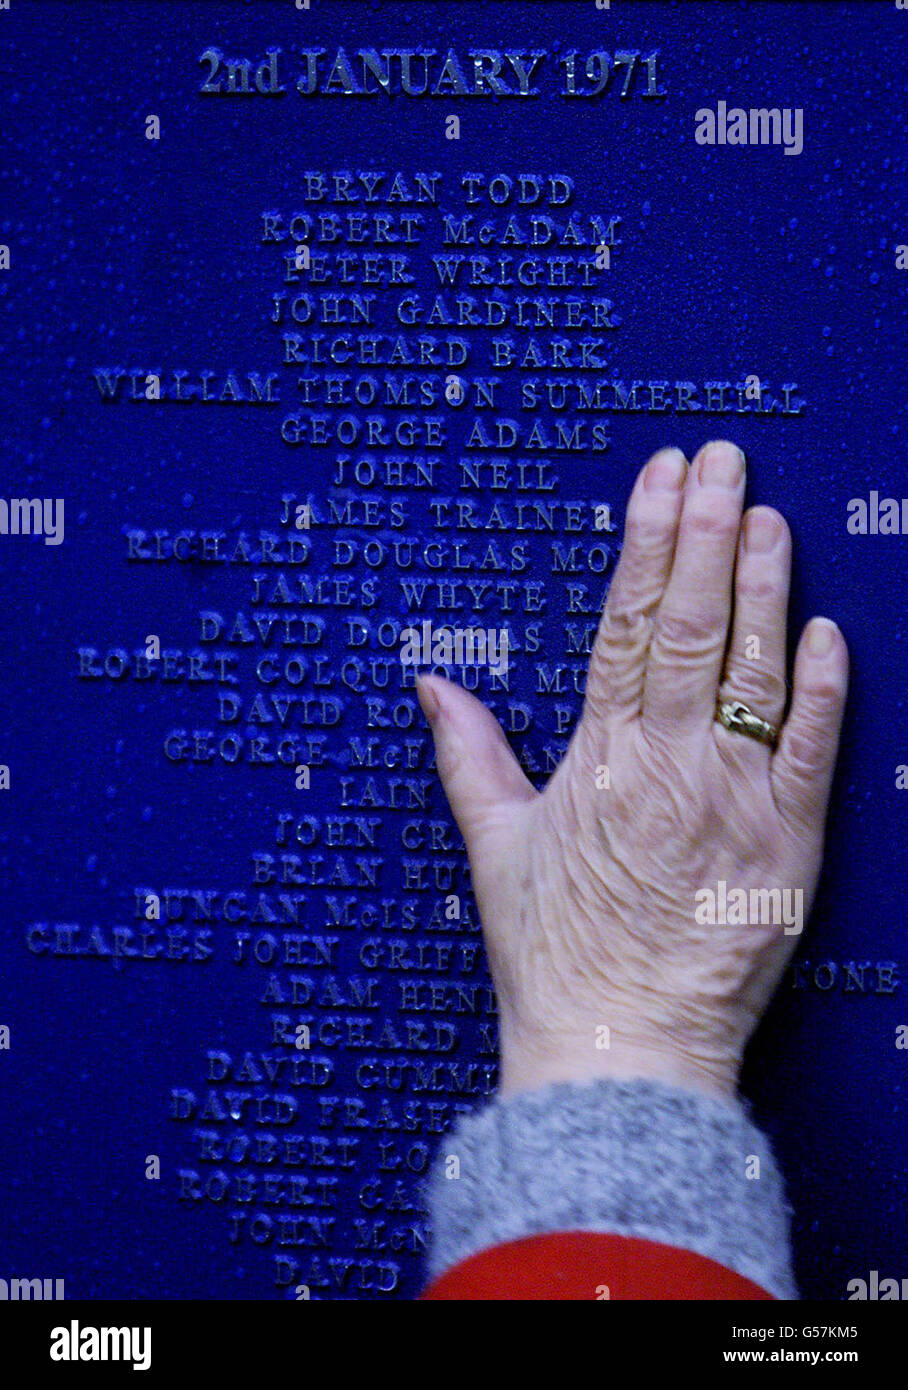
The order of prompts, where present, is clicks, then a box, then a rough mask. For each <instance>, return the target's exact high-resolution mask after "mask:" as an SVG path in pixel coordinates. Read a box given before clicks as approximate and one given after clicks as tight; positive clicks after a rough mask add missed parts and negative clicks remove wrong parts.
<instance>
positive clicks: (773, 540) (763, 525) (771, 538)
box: [744, 508, 782, 555]
mask: <svg viewBox="0 0 908 1390" xmlns="http://www.w3.org/2000/svg"><path fill="white" fill-rule="evenodd" d="M781 535H782V528H781V526H780V525H779V518H778V517H777V516H776V514H775V513H774V512H768V511H762V510H761V509H759V508H755V509H754V510H752V511H749V512H748V513H747V516H746V517H745V518H744V549H745V550H747V551H749V552H750V553H751V554H753V555H765V554H766V553H767V552H768V551H770V550H775V548H776V545H777V544H778V542H779V538H780V536H781Z"/></svg>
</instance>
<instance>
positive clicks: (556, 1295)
mask: <svg viewBox="0 0 908 1390" xmlns="http://www.w3.org/2000/svg"><path fill="white" fill-rule="evenodd" d="M422 1297H423V1298H424V1299H429V1300H436V1301H437V1300H441V1299H448V1300H466V1299H481V1300H483V1301H485V1300H490V1299H498V1300H502V1299H514V1300H520V1299H545V1300H556V1299H557V1300H560V1299H594V1300H595V1299H605V1298H611V1299H691V1300H697V1299H772V1294H769V1293H767V1292H766V1290H765V1289H761V1288H760V1286H759V1285H758V1284H754V1283H752V1282H751V1280H750V1279H745V1278H744V1277H743V1275H741V1274H736V1273H735V1272H734V1270H731V1269H726V1267H725V1266H724V1265H720V1264H717V1263H716V1261H715V1260H710V1259H707V1258H706V1256H705V1255H696V1254H694V1252H693V1251H691V1250H681V1249H678V1248H677V1247H676V1246H673V1245H661V1244H659V1242H658V1241H654V1240H640V1239H638V1238H637V1237H636V1236H618V1235H608V1234H599V1233H597V1232H593V1231H557V1232H554V1233H552V1234H551V1235H539V1236H527V1237H525V1238H524V1239H522V1240H512V1241H509V1242H508V1243H507V1244H505V1245H494V1246H491V1247H490V1248H489V1249H488V1250H481V1251H479V1253H478V1254H476V1255H471V1256H470V1257H469V1259H466V1260H463V1261H462V1262H461V1263H460V1264H457V1265H454V1266H453V1267H452V1268H451V1269H448V1270H445V1272H444V1274H442V1275H441V1276H440V1277H439V1278H438V1279H436V1280H435V1281H434V1282H433V1283H432V1284H430V1285H429V1287H428V1288H427V1289H426V1291H425V1293H424V1294H423V1295H422Z"/></svg>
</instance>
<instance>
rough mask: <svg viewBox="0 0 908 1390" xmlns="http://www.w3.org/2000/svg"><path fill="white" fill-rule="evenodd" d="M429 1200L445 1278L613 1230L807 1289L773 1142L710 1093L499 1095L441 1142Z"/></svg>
mask: <svg viewBox="0 0 908 1390" xmlns="http://www.w3.org/2000/svg"><path fill="white" fill-rule="evenodd" d="M451 1157H456V1158H457V1160H458V1163H457V1164H453V1163H451V1162H450V1161H449V1160H450V1158H451ZM755 1160H758V1162H756V1161H755ZM454 1173H457V1176H453V1174H454ZM449 1174H450V1175H451V1176H448V1175H449ZM428 1201H429V1210H430V1214H431V1223H432V1228H433V1242H432V1248H431V1254H430V1259H429V1273H430V1276H431V1277H432V1278H435V1277H436V1276H438V1275H439V1274H441V1273H442V1272H443V1271H444V1270H445V1269H448V1268H450V1266H451V1265H454V1264H457V1263H458V1262H459V1261H460V1260H464V1259H466V1258H467V1256H469V1255H472V1254H475V1253H476V1252H477V1251H479V1250H484V1249H486V1248H488V1247H489V1246H492V1245H499V1244H501V1243H503V1242H505V1241H510V1240H518V1239H519V1238H520V1237H522V1236H530V1235H538V1234H542V1233H544V1232H547V1231H608V1232H612V1233H614V1234H616V1235H628V1236H640V1237H643V1238H644V1239H647V1240H654V1241H661V1242H663V1243H664V1244H666V1245H675V1246H680V1247H682V1248H684V1249H686V1250H693V1251H696V1252H697V1253H698V1254H700V1255H705V1256H707V1257H708V1258H709V1259H712V1260H716V1261H718V1262H719V1264H722V1265H725V1266H726V1267H727V1268H728V1269H733V1270H736V1271H737V1272H738V1273H739V1274H742V1275H744V1277H745V1278H747V1279H752V1280H753V1282H754V1283H755V1284H759V1285H760V1287H761V1288H764V1289H766V1290H767V1292H769V1293H771V1294H773V1295H774V1296H775V1297H776V1298H796V1297H797V1293H796V1290H795V1286H794V1280H793V1278H792V1274H791V1267H790V1258H789V1246H788V1216H789V1213H788V1208H787V1206H786V1203H785V1195H784V1189H783V1185H782V1179H781V1177H780V1175H779V1171H778V1169H777V1168H776V1165H775V1160H774V1159H773V1156H772V1151H771V1150H770V1147H769V1143H768V1141H767V1140H766V1139H765V1138H764V1137H763V1135H762V1134H761V1133H760V1131H759V1130H758V1129H757V1128H756V1127H755V1126H754V1125H753V1124H752V1123H751V1121H750V1120H749V1119H748V1117H747V1114H746V1112H745V1110H744V1107H743V1106H742V1105H741V1104H740V1103H739V1102H737V1101H732V1100H729V1101H723V1100H721V1099H719V1098H718V1097H712V1096H709V1095H707V1094H706V1093H705V1092H699V1091H694V1090H686V1089H681V1088H680V1087H675V1086H669V1085H664V1084H662V1083H661V1082H657V1081H647V1080H630V1081H625V1080H612V1079H605V1080H598V1081H590V1082H573V1081H570V1082H559V1083H558V1084H556V1085H552V1086H547V1087H545V1088H544V1089H542V1090H539V1091H528V1092H525V1093H522V1094H519V1095H514V1096H510V1097H508V1098H506V1099H504V1100H502V1099H496V1100H494V1101H492V1102H491V1104H489V1105H488V1106H486V1107H485V1108H484V1109H483V1110H480V1111H478V1112H476V1113H474V1114H472V1115H467V1116H465V1117H463V1118H462V1119H461V1120H460V1121H459V1122H458V1123H457V1124H456V1126H455V1127H454V1129H453V1130H452V1131H451V1132H450V1133H449V1134H448V1135H446V1136H445V1138H444V1139H443V1140H442V1143H441V1147H440V1150H439V1153H438V1155H437V1158H436V1161H435V1165H434V1169H433V1173H432V1177H431V1179H430V1183H429V1189H428Z"/></svg>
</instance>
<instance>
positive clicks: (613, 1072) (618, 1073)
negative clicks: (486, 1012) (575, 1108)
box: [499, 1023, 740, 1099]
mask: <svg viewBox="0 0 908 1390" xmlns="http://www.w3.org/2000/svg"><path fill="white" fill-rule="evenodd" d="M606 1044H607V1045H606ZM739 1062H740V1059H739V1057H737V1056H733V1055H731V1053H730V1052H728V1051H726V1050H723V1049H716V1050H715V1051H709V1052H704V1053H702V1054H700V1055H698V1054H696V1053H694V1052H692V1051H690V1050H688V1049H681V1048H674V1047H670V1046H666V1045H665V1043H664V1042H662V1041H661V1040H653V1039H648V1038H641V1037H639V1036H634V1035H628V1034H625V1033H622V1032H619V1031H617V1030H615V1029H610V1030H608V1031H607V1032H604V1031H602V1027H601V1025H600V1029H599V1031H597V1032H595V1033H594V1034H593V1035H592V1037H589V1038H587V1037H581V1038H576V1039H572V1040H569V1041H567V1040H565V1041H560V1042H559V1043H558V1044H557V1045H555V1046H552V1039H551V1038H548V1039H538V1040H537V1039H533V1040H531V1039H528V1038H525V1037H524V1038H516V1037H514V1036H512V1034H511V1030H510V1029H507V1028H506V1027H505V1026H504V1023H502V1029H501V1080H500V1084H499V1094H500V1095H501V1096H509V1095H516V1094H518V1093H519V1092H525V1091H534V1090H538V1089H540V1088H541V1087H543V1086H549V1085H551V1084H552V1083H554V1082H557V1081H577V1082H584V1081H596V1080H600V1079H603V1078H607V1077H612V1078H615V1079H620V1080H632V1079H642V1080H649V1081H660V1082H662V1083H663V1084H665V1085H669V1086H671V1085H674V1086H681V1087H685V1088H688V1089H690V1088H693V1089H695V1090H698V1091H705V1092H707V1093H709V1094H711V1095H715V1096H721V1097H724V1098H725V1099H734V1098H735V1096H736V1095H737V1087H738V1072H739Z"/></svg>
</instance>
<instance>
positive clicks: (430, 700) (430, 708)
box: [416, 676, 440, 724]
mask: <svg viewBox="0 0 908 1390" xmlns="http://www.w3.org/2000/svg"><path fill="white" fill-rule="evenodd" d="M416 698H417V700H418V701H419V703H420V705H421V707H422V712H423V714H424V715H425V716H426V718H427V719H428V721H429V723H430V724H431V723H432V720H433V719H434V718H435V716H436V714H437V713H438V711H439V709H440V705H439V702H438V696H437V695H436V693H435V690H434V687H433V686H431V685H429V684H427V682H426V681H425V679H424V678H423V677H422V676H419V677H417V680H416Z"/></svg>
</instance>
